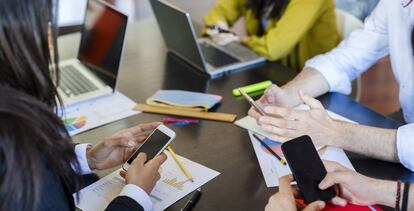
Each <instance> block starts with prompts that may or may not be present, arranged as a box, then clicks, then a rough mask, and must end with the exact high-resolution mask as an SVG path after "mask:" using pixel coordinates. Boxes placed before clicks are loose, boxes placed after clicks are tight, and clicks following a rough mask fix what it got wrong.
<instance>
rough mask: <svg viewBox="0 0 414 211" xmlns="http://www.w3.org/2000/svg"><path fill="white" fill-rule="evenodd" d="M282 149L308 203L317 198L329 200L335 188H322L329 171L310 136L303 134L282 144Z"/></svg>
mask: <svg viewBox="0 0 414 211" xmlns="http://www.w3.org/2000/svg"><path fill="white" fill-rule="evenodd" d="M282 151H283V154H284V155H285V158H286V160H287V162H288V164H289V167H290V169H291V170H292V173H293V176H294V177H295V180H296V182H297V184H298V187H299V189H300V191H301V193H302V195H303V197H304V199H305V202H306V203H307V204H309V203H312V202H314V201H317V200H322V201H329V200H330V199H332V198H333V197H335V196H336V192H335V189H334V188H333V187H332V188H329V189H327V190H320V189H319V188H318V185H319V183H320V182H321V181H322V180H323V179H324V178H325V176H326V174H327V172H326V169H325V166H324V165H323V163H322V160H321V159H320V157H319V154H318V152H317V151H316V148H315V146H314V145H313V143H312V140H311V138H310V137H309V136H302V137H299V138H296V139H293V140H291V141H288V142H285V143H284V144H282Z"/></svg>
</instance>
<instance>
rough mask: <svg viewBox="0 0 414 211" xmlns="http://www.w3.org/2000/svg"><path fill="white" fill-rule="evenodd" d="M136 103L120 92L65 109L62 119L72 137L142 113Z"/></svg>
mask: <svg viewBox="0 0 414 211" xmlns="http://www.w3.org/2000/svg"><path fill="white" fill-rule="evenodd" d="M135 104H136V103H135V102H134V101H133V100H131V99H129V98H128V97H127V96H125V95H123V94H122V93H120V92H117V91H116V92H115V93H114V94H112V95H106V96H103V97H100V98H96V99H92V100H87V101H85V102H81V103H78V104H74V105H70V106H67V107H65V109H64V112H59V113H62V116H61V118H62V119H63V122H64V123H65V127H66V129H67V131H68V132H69V134H70V135H76V134H79V133H82V132H84V131H87V130H90V129H93V128H96V127H99V126H101V125H104V124H108V123H111V122H114V121H117V120H120V119H123V118H126V117H129V116H132V115H136V114H139V113H140V112H138V111H135V110H133V108H134V106H135Z"/></svg>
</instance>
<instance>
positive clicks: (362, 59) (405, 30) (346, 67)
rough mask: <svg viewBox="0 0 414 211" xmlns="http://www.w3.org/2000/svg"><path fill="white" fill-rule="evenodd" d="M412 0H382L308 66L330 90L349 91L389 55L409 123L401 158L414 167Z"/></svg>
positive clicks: (400, 138) (402, 131)
mask: <svg viewBox="0 0 414 211" xmlns="http://www.w3.org/2000/svg"><path fill="white" fill-rule="evenodd" d="M413 18H414V2H413V0H400V1H398V0H381V1H380V3H379V4H378V6H377V7H376V9H375V10H374V11H373V13H372V14H371V15H370V16H369V17H368V18H367V19H366V20H365V26H364V29H360V30H356V31H354V32H352V33H351V35H350V36H349V38H347V39H346V40H344V41H342V43H341V44H340V45H339V46H338V47H337V48H335V49H333V50H332V51H330V52H328V53H326V54H323V55H320V56H317V57H315V58H313V59H311V60H309V61H308V62H307V63H306V64H305V66H306V67H311V68H314V69H316V70H318V71H319V72H320V73H321V74H322V75H323V76H324V77H325V78H326V79H327V81H328V83H329V87H330V91H332V92H341V93H345V94H349V93H350V92H351V81H352V80H353V79H355V78H356V77H358V76H359V75H361V74H362V73H363V72H365V71H366V70H368V68H369V67H371V66H372V65H373V64H375V63H376V62H377V61H378V60H379V59H380V58H382V57H384V56H386V55H390V58H391V65H392V70H393V73H394V75H395V77H396V79H397V82H398V84H399V88H400V93H399V100H400V104H401V107H402V110H403V113H404V118H405V120H406V121H407V122H408V123H411V124H407V125H405V126H402V127H400V128H398V132H397V151H398V157H399V160H400V162H401V163H402V164H403V165H404V166H405V167H406V168H409V169H410V170H411V171H414V124H413V123H414V54H413V50H412V44H411V30H412V28H413Z"/></svg>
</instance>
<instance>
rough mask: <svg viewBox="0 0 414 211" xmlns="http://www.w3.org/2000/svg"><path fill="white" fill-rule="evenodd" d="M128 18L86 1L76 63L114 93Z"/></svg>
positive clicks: (96, 2)
mask: <svg viewBox="0 0 414 211" xmlns="http://www.w3.org/2000/svg"><path fill="white" fill-rule="evenodd" d="M127 22H128V17H127V16H126V15H124V14H122V13H120V12H119V11H117V10H115V9H113V8H111V7H110V6H108V5H106V4H105V3H102V2H101V1H99V0H89V1H88V7H87V12H86V16H85V23H84V26H83V29H82V38H81V43H80V47H79V53H78V59H79V61H81V62H82V63H83V64H84V65H86V66H87V67H88V68H89V69H91V70H92V71H93V73H94V74H95V75H96V76H98V77H99V78H101V80H102V81H104V82H105V83H106V84H107V85H108V86H110V87H112V88H113V89H115V86H116V79H117V76H118V71H119V66H120V62H121V57H122V50H123V46H124V41H125V33H126V27H127Z"/></svg>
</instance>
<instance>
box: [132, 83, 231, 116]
mask: <svg viewBox="0 0 414 211" xmlns="http://www.w3.org/2000/svg"><path fill="white" fill-rule="evenodd" d="M222 99H223V97H221V96H219V95H212V94H204V93H199V92H190V91H182V90H160V91H157V92H156V93H155V94H154V95H153V96H151V97H150V98H148V99H147V101H146V104H145V105H144V104H138V105H136V107H135V109H136V110H139V111H143V112H148V113H157V114H165V115H174V116H183V117H190V118H197V119H207V120H214V121H223V122H234V120H236V117H237V116H236V115H233V114H225V113H216V112H208V111H209V110H210V109H211V108H213V107H214V106H216V105H218V104H219V103H220V102H221V100H222Z"/></svg>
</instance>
